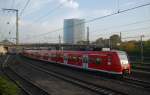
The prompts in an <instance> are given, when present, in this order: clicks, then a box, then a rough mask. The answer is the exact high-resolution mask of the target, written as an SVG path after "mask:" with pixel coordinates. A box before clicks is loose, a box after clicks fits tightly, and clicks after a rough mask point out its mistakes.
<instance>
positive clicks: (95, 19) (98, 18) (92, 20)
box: [32, 3, 150, 37]
mask: <svg viewBox="0 0 150 95" xmlns="http://www.w3.org/2000/svg"><path fill="white" fill-rule="evenodd" d="M149 5H150V3H147V4H142V5H139V6H136V7H133V8H128V9H125V10H119V11H118V12H115V13H111V14H108V15H105V16H100V17H96V18H94V19H91V20H87V21H85V22H82V23H77V24H75V25H80V24H83V23H90V22H94V21H97V20H100V19H104V18H106V17H110V16H114V15H117V14H121V13H124V12H128V11H131V10H135V9H138V8H141V7H145V6H149ZM71 27H73V26H72V25H68V26H66V27H65V28H71ZM63 29H64V28H58V29H56V30H54V31H50V32H47V33H41V34H38V35H34V36H32V37H36V36H43V35H47V34H49V33H53V32H58V31H61V30H63Z"/></svg>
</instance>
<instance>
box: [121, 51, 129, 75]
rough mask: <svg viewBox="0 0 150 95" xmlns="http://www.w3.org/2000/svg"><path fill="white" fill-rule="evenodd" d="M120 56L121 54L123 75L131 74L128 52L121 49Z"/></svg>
mask: <svg viewBox="0 0 150 95" xmlns="http://www.w3.org/2000/svg"><path fill="white" fill-rule="evenodd" d="M118 56H119V60H120V65H121V68H122V75H130V73H131V66H130V63H129V60H128V57H127V54H126V52H124V51H119V52H118Z"/></svg>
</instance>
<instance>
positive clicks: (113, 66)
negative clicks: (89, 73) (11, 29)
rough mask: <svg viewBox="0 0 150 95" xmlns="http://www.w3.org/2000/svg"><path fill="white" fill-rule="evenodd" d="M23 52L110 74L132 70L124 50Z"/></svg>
mask: <svg viewBox="0 0 150 95" xmlns="http://www.w3.org/2000/svg"><path fill="white" fill-rule="evenodd" d="M22 54H23V55H24V56H27V57H30V58H33V59H38V60H44V61H48V62H54V63H58V64H64V65H68V66H72V67H76V68H81V69H87V70H94V71H101V72H106V73H110V74H119V75H124V74H130V71H131V68H130V64H129V61H128V58H127V55H126V53H125V52H124V51H115V50H114V51H113V50H112V51H57V50H24V51H23V53H22Z"/></svg>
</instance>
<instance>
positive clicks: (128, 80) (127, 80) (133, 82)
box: [25, 60, 150, 90]
mask: <svg viewBox="0 0 150 95" xmlns="http://www.w3.org/2000/svg"><path fill="white" fill-rule="evenodd" d="M25 61H26V60H25ZM30 65H31V64H30ZM37 65H38V64H37ZM38 66H39V67H41V68H43V69H46V68H44V67H43V66H41V65H38ZM48 70H49V69H48ZM54 72H56V71H54ZM57 73H59V72H57ZM60 74H63V73H60ZM65 76H69V75H65ZM69 77H71V76H69ZM112 79H113V80H119V81H121V82H124V83H128V84H129V85H134V86H136V87H142V88H144V89H147V90H149V89H150V82H148V81H144V80H141V79H137V78H134V77H124V78H123V79H122V78H121V79H116V78H115V79H114V78H112Z"/></svg>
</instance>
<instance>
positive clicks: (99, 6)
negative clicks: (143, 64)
mask: <svg viewBox="0 0 150 95" xmlns="http://www.w3.org/2000/svg"><path fill="white" fill-rule="evenodd" d="M27 2H28V0H0V9H1V10H0V40H3V39H8V40H11V41H13V42H14V41H15V39H14V38H15V20H16V18H15V13H14V12H8V11H2V8H13V9H18V10H19V40H20V42H21V43H57V42H58V41H59V39H58V38H59V35H60V36H61V39H62V40H63V29H62V28H63V20H64V19H70V18H81V19H85V21H89V20H92V19H94V18H97V17H102V16H105V15H109V14H112V13H116V12H118V11H122V10H125V9H129V8H133V7H136V6H139V5H143V4H147V3H150V0H29V2H28V4H27ZM26 5H27V6H26ZM25 6H26V7H25ZM85 26H86V27H87V26H89V28H90V41H95V40H96V39H98V38H100V37H103V38H109V37H110V36H111V35H113V34H119V33H120V32H121V33H122V38H123V39H124V40H134V39H136V40H138V39H140V37H139V36H141V35H144V36H145V37H144V39H150V5H149V6H145V7H141V8H137V9H134V10H131V11H128V12H124V13H120V14H117V15H113V16H110V17H106V18H103V19H99V20H96V21H93V22H90V23H86V24H85ZM58 29H59V30H58ZM56 30H58V31H56ZM85 36H86V35H85ZM130 37H136V38H134V39H133V38H132V39H130ZM62 42H63V41H62Z"/></svg>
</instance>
